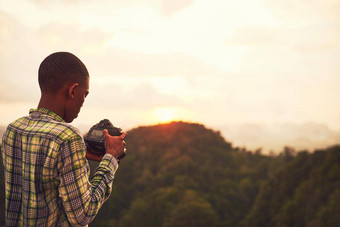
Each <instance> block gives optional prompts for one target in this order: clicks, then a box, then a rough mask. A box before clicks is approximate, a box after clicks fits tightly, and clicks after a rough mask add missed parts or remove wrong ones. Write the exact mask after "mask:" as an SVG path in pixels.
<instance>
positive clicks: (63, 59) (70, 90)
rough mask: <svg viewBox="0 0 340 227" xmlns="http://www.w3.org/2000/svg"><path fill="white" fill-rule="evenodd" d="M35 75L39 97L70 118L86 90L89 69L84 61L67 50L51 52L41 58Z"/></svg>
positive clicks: (67, 118)
mask: <svg viewBox="0 0 340 227" xmlns="http://www.w3.org/2000/svg"><path fill="white" fill-rule="evenodd" d="M38 75H39V78H38V80H39V86H40V90H41V94H42V97H48V102H50V103H51V102H52V103H51V104H50V106H51V105H52V106H53V107H52V108H51V107H50V109H56V110H55V111H56V112H58V114H60V115H61V117H63V119H64V120H65V121H66V122H72V121H73V119H74V118H76V117H77V116H78V113H79V112H80V108H81V107H82V105H83V103H84V101H85V97H86V96H87V94H88V93H89V73H88V71H87V69H86V66H85V65H84V63H83V62H81V60H80V59H79V58H77V57H76V56H75V55H73V54H71V53H68V52H57V53H53V54H51V55H49V56H48V57H46V58H45V59H44V60H43V61H42V63H41V64H40V67H39V73H38ZM51 97H52V98H51Z"/></svg>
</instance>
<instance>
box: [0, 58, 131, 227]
mask: <svg viewBox="0 0 340 227" xmlns="http://www.w3.org/2000/svg"><path fill="white" fill-rule="evenodd" d="M39 86H40V90H41V99H40V102H39V105H38V108H37V109H32V110H30V114H29V116H27V117H22V118H20V119H18V120H16V121H14V122H13V123H11V124H10V125H9V126H8V127H7V130H6V132H5V133H4V135H3V139H2V158H3V162H4V168H5V190H6V211H5V218H6V226H70V225H82V226H85V225H88V224H89V223H90V222H91V221H92V220H93V219H94V217H95V216H96V214H97V213H98V210H99V208H100V207H101V206H102V205H103V203H104V202H105V201H106V200H107V199H108V197H109V196H110V194H111V188H112V181H113V178H114V173H115V171H116V170H117V168H118V163H117V158H118V157H119V156H120V155H121V154H122V153H123V152H124V149H125V142H124V138H125V136H126V134H125V133H123V134H122V135H121V136H116V137H113V136H110V135H109V134H108V132H107V131H106V130H105V131H104V132H103V134H104V138H105V147H106V154H105V155H104V156H102V157H98V156H95V155H94V154H92V153H90V152H87V150H86V146H85V144H84V140H83V137H82V135H81V134H80V132H79V131H78V130H77V129H76V128H74V127H73V126H71V125H70V124H68V123H70V122H72V121H73V119H75V118H76V117H77V116H78V113H79V112H80V109H81V107H82V105H83V103H84V101H85V98H86V96H87V95H88V93H89V74H88V71H87V69H86V67H85V65H84V64H83V63H82V62H81V61H80V60H79V59H78V58H77V57H76V56H74V55H73V54H71V53H67V52H58V53H54V54H51V55H50V56H48V57H47V58H45V59H44V61H43V62H42V63H41V65H40V67H39ZM85 157H86V158H87V159H90V160H97V161H100V164H99V166H98V168H97V169H96V172H95V173H94V176H93V178H92V179H91V180H90V179H89V165H88V161H87V159H86V158H85Z"/></svg>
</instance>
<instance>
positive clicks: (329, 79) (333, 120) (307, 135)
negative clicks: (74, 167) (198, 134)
mask: <svg viewBox="0 0 340 227" xmlns="http://www.w3.org/2000/svg"><path fill="white" fill-rule="evenodd" d="M57 51H68V52H71V53H73V54H75V55H76V56H78V57H79V58H80V59H81V60H82V61H83V62H84V64H85V65H86V66H87V68H88V71H89V73H90V94H89V96H88V98H87V100H86V102H85V104H84V107H83V108H82V110H81V113H80V115H79V117H78V118H77V119H76V120H75V121H74V122H73V124H74V125H75V126H77V127H79V128H80V129H81V130H85V131H86V129H87V128H89V126H91V125H93V124H95V123H97V122H98V121H99V120H101V119H103V118H108V119H110V120H111V122H112V123H113V124H114V125H117V126H120V127H122V128H123V129H125V130H129V129H132V128H134V127H137V126H142V125H153V124H158V123H163V122H168V121H173V120H175V121H177V120H182V121H188V122H197V123H201V124H204V125H205V126H207V127H208V128H211V129H214V130H216V131H221V133H222V135H223V136H224V138H225V139H226V140H227V141H229V142H232V143H233V145H235V146H241V147H246V148H249V149H257V148H262V149H263V151H265V152H268V151H274V152H279V151H281V150H282V149H283V147H284V146H285V145H288V146H292V147H295V148H297V149H311V150H312V149H315V148H323V147H327V146H331V145H334V144H339V143H340V105H339V97H340V89H339V88H338V87H339V84H340V2H339V1H338V0H325V1H316V0H310V1H303V0H294V1H293V0H277V1H270V0H238V1H235V0H234V1H228V0H139V1H133V0H124V1H123V0H97V1H90V0H83V1H80V0H50V1H43V0H20V1H19V0H1V1H0V109H1V111H0V125H7V124H8V123H10V122H11V121H13V120H15V119H16V118H18V117H21V116H24V115H27V114H28V111H29V109H30V108H35V107H36V106H37V103H38V101H39V98H40V91H39V86H38V81H37V71H38V68H39V65H40V63H41V61H42V60H43V59H44V58H45V57H46V56H48V55H49V54H51V53H53V52H57Z"/></svg>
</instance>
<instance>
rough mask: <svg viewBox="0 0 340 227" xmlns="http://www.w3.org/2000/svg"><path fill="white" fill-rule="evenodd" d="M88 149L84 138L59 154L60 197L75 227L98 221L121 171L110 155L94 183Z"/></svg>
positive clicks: (66, 144)
mask: <svg viewBox="0 0 340 227" xmlns="http://www.w3.org/2000/svg"><path fill="white" fill-rule="evenodd" d="M121 143H122V141H121ZM85 149H86V148H85V144H84V143H83V141H82V138H81V137H80V136H74V137H72V138H71V139H69V140H67V141H65V142H64V144H63V145H62V147H61V149H60V154H59V157H60V159H59V163H60V167H61V168H59V171H60V174H59V180H60V185H59V196H60V197H61V199H62V203H63V206H64V210H65V213H66V216H67V219H68V221H69V222H70V223H71V224H73V225H87V224H89V223H90V222H91V221H92V220H93V219H94V217H95V216H96V214H97V213H98V211H99V208H100V207H101V206H102V204H103V203H104V202H105V201H106V200H107V199H108V197H109V196H110V194H111V188H112V181H113V178H114V173H115V171H116V170H117V168H118V163H117V161H116V159H115V158H114V156H113V155H111V154H106V155H104V157H103V159H102V161H101V162H100V164H99V166H98V168H97V169H96V172H95V173H94V175H93V177H92V179H91V182H90V181H89V179H88V174H87V166H88V163H87V160H86V159H85V151H86V150H85Z"/></svg>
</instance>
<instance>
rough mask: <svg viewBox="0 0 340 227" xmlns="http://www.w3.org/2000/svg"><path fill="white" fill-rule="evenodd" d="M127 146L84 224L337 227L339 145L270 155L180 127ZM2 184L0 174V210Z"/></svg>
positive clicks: (145, 133)
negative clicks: (105, 194) (107, 190)
mask: <svg viewBox="0 0 340 227" xmlns="http://www.w3.org/2000/svg"><path fill="white" fill-rule="evenodd" d="M126 142H127V150H128V151H127V155H126V157H125V158H124V159H123V160H122V161H121V164H120V167H119V169H118V171H117V174H116V177H115V180H114V186H113V192H112V195H111V197H110V199H109V200H108V201H107V202H106V203H105V204H104V206H103V208H102V209H101V210H100V212H99V214H98V216H97V217H96V218H95V220H94V221H93V223H92V224H91V225H90V226H119V227H128V226H131V227H137V226H141V227H144V226H147V227H153V226H155V227H156V226H157V227H170V226H171V227H173V226H174V227H176V226H178V227H180V226H183V227H184V226H185V227H191V226H194V227H200V226H209V227H210V226H211V227H214V226H221V227H222V226H251V227H252V226H261V227H262V226H316V227H318V226H334V227H335V226H339V223H340V206H339V204H340V147H339V146H335V147H332V148H329V149H326V150H320V151H315V152H311V153H308V152H297V153H296V152H294V150H292V149H289V148H286V149H285V150H284V151H283V152H282V153H281V154H279V155H276V156H268V155H262V154H261V153H260V152H258V151H257V152H252V151H248V150H246V149H240V148H237V147H233V146H232V144H231V143H229V142H227V141H225V139H224V138H223V137H222V136H221V135H220V133H219V132H216V131H213V130H211V129H207V128H206V127H204V126H203V125H200V124H193V123H185V122H173V123H170V124H162V125H156V126H148V127H139V128H135V129H133V130H130V131H129V132H128V137H127V139H126ZM95 166H96V163H92V162H91V171H92V172H93V171H94V170H95ZM1 171H2V168H1ZM2 182H3V173H2V172H1V174H0V186H1V187H2V188H1V194H0V195H1V199H0V203H1V204H0V205H1V207H0V210H1V211H2V210H3V202H4V198H3V197H4V193H3V185H2ZM1 215H3V212H1ZM1 223H3V219H2V220H1ZM0 225H1V224H0Z"/></svg>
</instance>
